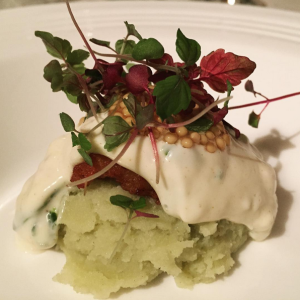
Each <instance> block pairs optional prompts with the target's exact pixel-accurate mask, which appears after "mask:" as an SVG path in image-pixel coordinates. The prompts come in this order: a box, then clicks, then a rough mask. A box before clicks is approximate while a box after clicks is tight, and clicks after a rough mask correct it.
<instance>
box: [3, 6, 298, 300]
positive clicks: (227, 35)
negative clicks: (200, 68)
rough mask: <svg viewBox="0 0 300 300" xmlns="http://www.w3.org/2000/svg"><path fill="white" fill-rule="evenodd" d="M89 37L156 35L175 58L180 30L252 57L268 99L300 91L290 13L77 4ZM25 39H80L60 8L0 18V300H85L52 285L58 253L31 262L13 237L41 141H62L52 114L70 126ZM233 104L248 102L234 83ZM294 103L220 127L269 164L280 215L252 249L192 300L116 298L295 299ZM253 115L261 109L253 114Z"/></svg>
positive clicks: (37, 53)
mask: <svg viewBox="0 0 300 300" xmlns="http://www.w3.org/2000/svg"><path fill="white" fill-rule="evenodd" d="M72 6H73V9H74V12H75V15H76V17H77V20H78V22H79V24H80V26H81V28H82V29H83V31H84V33H85V34H86V35H87V37H89V38H90V37H92V36H93V37H96V38H100V39H103V40H110V41H112V42H115V41H116V40H117V39H118V38H121V37H123V36H124V35H125V26H124V25H123V21H125V20H127V21H129V22H130V23H134V24H136V26H137V28H138V30H139V31H140V32H141V33H142V35H143V36H145V37H150V36H154V37H156V38H157V39H158V40H160V41H161V42H163V44H164V45H165V49H166V51H168V52H170V53H171V54H175V47H174V42H175V35H176V30H177V28H178V27H180V28H181V29H182V30H183V32H184V33H185V34H186V35H187V36H188V37H191V38H194V39H196V40H198V41H199V42H200V44H201V45H202V53H203V54H208V53H209V52H210V51H212V50H215V49H217V48H220V47H222V48H224V49H226V51H232V52H234V53H237V54H240V55H246V56H248V57H250V58H251V59H252V60H254V61H255V62H256V63H257V65H258V67H257V70H256V71H255V73H254V74H253V75H252V76H251V79H252V80H253V81H254V83H255V87H256V89H257V90H258V91H261V92H262V93H263V94H266V95H267V96H269V97H275V96H279V95H284V94H288V93H292V92H296V91H299V90H300V84H299V77H300V76H299V70H300V56H299V53H300V15H299V14H296V13H287V12H282V11H276V10H268V9H260V8H255V7H242V6H241V7H239V6H236V7H228V6H225V5H217V4H206V3H194V2H185V3H178V2H177V3H170V2H164V3H151V2H147V3H141V2H121V3H119V2H118V3H116V2H87V3H82V2H81V3H75V4H73V5H72ZM34 30H44V31H50V32H52V33H53V34H54V35H56V36H61V37H63V38H67V39H69V40H70V41H71V43H72V44H73V46H74V47H77V48H78V47H81V46H82V41H81V40H80V38H79V36H78V34H77V32H76V30H75V28H74V27H73V25H72V23H71V20H70V18H69V16H68V14H67V10H66V8H65V6H64V5H62V4H60V5H47V6H44V5H42V6H37V7H30V8H25V9H24V8H22V9H14V10H7V11H5V10H4V11H0V36H1V48H0V70H1V75H0V78H1V81H0V84H1V90H0V101H1V119H0V122H1V126H0V132H1V157H0V165H1V169H0V176H1V177H0V178H1V180H0V185H1V186H0V195H1V200H0V239H1V248H0V270H1V271H0V299H1V300H15V299H22V300H32V299H44V300H50V299H51V300H53V299H64V300H69V299H72V300H77V299H81V300H87V299H92V297H91V296H86V295H80V294H76V293H75V292H73V290H72V288H71V287H69V286H64V285H61V284H59V283H54V282H52V280H51V278H52V277H53V276H54V275H55V274H56V273H57V272H59V270H60V269H61V267H62V266H63V263H64V257H63V255H62V254H61V253H56V252H54V251H47V252H44V253H42V254H39V255H32V254H25V253H23V252H21V251H20V250H19V249H17V247H16V245H15V241H14V232H13V231H12V218H13V214H14V201H15V198H16V196H17V195H18V193H19V192H20V189H21V186H22V184H23V183H24V181H25V180H26V178H27V177H28V176H30V174H32V173H33V172H34V171H35V169H36V168H37V165H38V163H39V161H40V160H41V159H42V158H43V156H44V154H45V151H46V149H47V147H48V144H49V143H50V141H51V140H52V139H54V138H55V137H57V136H58V135H60V134H62V129H61V126H60V124H59V118H58V113H60V112H62V111H66V112H68V113H70V114H71V115H72V116H74V117H75V118H76V117H79V116H80V112H79V111H77V107H75V106H74V105H73V104H71V103H68V101H67V100H66V99H65V97H64V95H62V94H60V93H57V94H53V93H52V92H51V91H50V87H49V84H48V83H47V82H46V81H45V80H44V79H43V78H42V74H43V67H44V66H45V65H46V64H47V63H48V62H49V61H50V60H51V57H50V56H49V55H48V54H47V53H46V51H45V49H44V46H43V45H42V42H41V41H40V40H39V39H37V38H35V37H34ZM233 95H234V96H235V100H234V101H235V103H236V104H237V103H244V102H251V101H254V100H255V99H254V98H253V96H252V95H251V94H250V93H245V92H244V90H243V87H242V86H239V87H238V88H236V90H235V91H234V94H233ZM299 101H300V98H299V97H297V98H291V99H287V100H284V101H281V102H277V103H273V104H272V105H270V106H269V107H268V109H267V110H266V111H265V113H264V114H263V118H262V120H261V124H260V128H259V129H258V130H257V129H253V128H250V127H249V126H248V125H247V118H248V113H249V111H251V109H243V110H239V111H232V112H230V115H229V117H228V120H229V121H230V122H231V123H233V124H234V125H235V126H237V127H238V128H240V129H241V130H242V131H243V132H244V133H246V134H248V136H249V137H250V139H251V140H252V141H253V142H254V143H255V144H256V145H257V146H258V147H259V148H260V150H261V151H263V152H264V153H265V154H266V156H267V159H268V160H269V161H270V163H271V164H272V165H274V166H276V167H277V171H278V178H279V186H278V197H279V214H278V218H277V221H276V224H275V228H274V231H273V233H272V235H271V237H270V238H268V239H267V240H266V241H264V242H262V243H258V242H251V243H249V245H247V247H246V248H245V249H244V250H243V251H242V252H241V253H240V254H239V256H238V263H237V267H236V268H235V269H234V271H233V272H232V273H231V274H230V276H228V277H224V278H223V279H221V280H219V281H217V282H215V283H213V284H209V285H205V284H200V285H198V286H196V287H195V288H194V290H193V291H189V290H182V289H179V288H177V287H176V286H175V284H174V282H173V279H171V278H167V277H163V278H162V279H161V280H157V281H155V282H154V283H153V284H151V285H150V286H149V287H146V288H140V289H136V290H134V291H126V293H120V294H118V296H119V299H122V300H123V299H124V300H125V299H153V298H156V299H171V298H172V299H174V300H176V299H206V300H214V299H228V300H229V299H230V300H232V299H243V300H247V299H264V300H268V299H272V300H279V299H289V300H291V299H299V297H300V285H299V277H300V271H299V270H300V255H299V253H300V217H299V214H300V201H299V200H300V185H299V175H300V173H299V169H300V162H299V149H300V122H299V110H300V102H299ZM255 109H256V111H257V112H259V111H260V107H257V108H255Z"/></svg>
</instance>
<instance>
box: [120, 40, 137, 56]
mask: <svg viewBox="0 0 300 300" xmlns="http://www.w3.org/2000/svg"><path fill="white" fill-rule="evenodd" d="M123 43H125V45H124V48H123V52H122V54H130V55H131V54H132V51H133V48H134V47H135V45H136V43H135V41H132V40H127V41H125V40H118V41H117V42H116V45H115V48H116V51H117V53H120V52H121V49H122V47H123Z"/></svg>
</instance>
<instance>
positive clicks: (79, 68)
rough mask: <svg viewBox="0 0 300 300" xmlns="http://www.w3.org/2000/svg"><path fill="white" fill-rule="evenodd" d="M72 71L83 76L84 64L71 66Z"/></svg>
mask: <svg viewBox="0 0 300 300" xmlns="http://www.w3.org/2000/svg"><path fill="white" fill-rule="evenodd" d="M73 69H74V71H75V72H77V73H79V74H80V75H83V74H84V73H85V70H86V67H85V65H84V63H81V64H78V65H73Z"/></svg>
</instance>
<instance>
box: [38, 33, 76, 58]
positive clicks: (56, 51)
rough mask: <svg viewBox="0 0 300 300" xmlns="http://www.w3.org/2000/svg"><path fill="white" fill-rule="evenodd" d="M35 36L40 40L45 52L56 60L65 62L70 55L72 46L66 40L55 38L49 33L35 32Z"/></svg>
mask: <svg viewBox="0 0 300 300" xmlns="http://www.w3.org/2000/svg"><path fill="white" fill-rule="evenodd" d="M35 36H36V37H39V38H41V39H42V41H43V43H44V45H45V47H46V49H47V52H48V53H49V54H50V55H52V56H54V57H56V58H60V59H63V60H65V59H67V57H68V55H69V54H70V53H71V50H72V46H71V44H70V42H69V41H67V40H63V39H61V38H59V37H55V36H53V35H52V34H51V33H49V32H45V31H36V32H35Z"/></svg>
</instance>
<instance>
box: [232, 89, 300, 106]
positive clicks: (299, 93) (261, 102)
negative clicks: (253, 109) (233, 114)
mask: <svg viewBox="0 0 300 300" xmlns="http://www.w3.org/2000/svg"><path fill="white" fill-rule="evenodd" d="M298 95H300V92H297V93H293V94H288V95H285V96H281V97H277V98H274V99H269V100H263V101H258V102H254V103H248V104H243V105H238V106H232V107H229V108H228V109H237V108H243V107H248V106H254V105H258V104H265V103H270V102H275V101H278V100H282V99H286V98H289V97H294V96H298Z"/></svg>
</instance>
